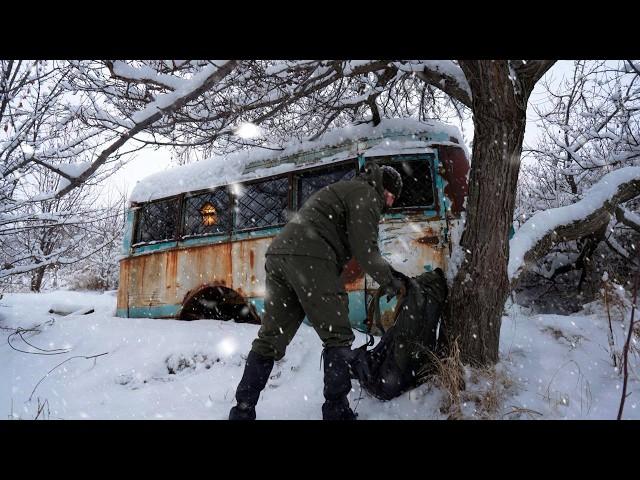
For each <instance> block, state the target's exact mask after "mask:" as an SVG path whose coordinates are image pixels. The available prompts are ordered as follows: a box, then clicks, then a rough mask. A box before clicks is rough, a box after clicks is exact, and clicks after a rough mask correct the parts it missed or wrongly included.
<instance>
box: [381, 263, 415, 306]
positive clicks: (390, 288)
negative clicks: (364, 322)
mask: <svg viewBox="0 0 640 480" xmlns="http://www.w3.org/2000/svg"><path fill="white" fill-rule="evenodd" d="M391 275H392V278H391V282H390V283H389V284H388V285H387V286H386V287H385V290H384V293H385V295H386V296H387V302H389V301H390V300H391V299H392V298H393V297H395V296H397V295H398V294H399V293H400V291H401V290H402V288H404V289H405V292H406V289H407V288H408V286H409V277H407V276H406V275H405V274H404V273H402V272H398V271H397V270H394V269H393V268H392V269H391Z"/></svg>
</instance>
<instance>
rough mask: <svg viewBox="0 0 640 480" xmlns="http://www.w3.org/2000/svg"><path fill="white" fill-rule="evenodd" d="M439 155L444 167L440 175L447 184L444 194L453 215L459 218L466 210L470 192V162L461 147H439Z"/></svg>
mask: <svg viewBox="0 0 640 480" xmlns="http://www.w3.org/2000/svg"><path fill="white" fill-rule="evenodd" d="M438 155H439V157H440V162H441V164H442V166H443V169H442V171H441V172H440V173H441V175H442V176H443V177H444V179H445V180H446V182H447V184H446V186H445V188H444V194H445V195H446V196H447V198H448V199H449V201H450V202H451V213H452V214H453V215H454V216H456V217H458V216H459V215H460V212H462V211H463V210H464V206H463V205H464V199H465V198H466V196H467V194H468V192H469V185H468V181H467V174H468V173H469V168H470V166H469V160H468V159H467V157H466V156H465V153H464V150H463V149H462V148H459V147H449V146H444V145H441V146H439V147H438Z"/></svg>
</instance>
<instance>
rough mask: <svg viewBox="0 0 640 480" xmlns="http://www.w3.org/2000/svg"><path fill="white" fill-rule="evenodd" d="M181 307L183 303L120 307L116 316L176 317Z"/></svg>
mask: <svg viewBox="0 0 640 480" xmlns="http://www.w3.org/2000/svg"><path fill="white" fill-rule="evenodd" d="M180 308H182V305H156V306H153V307H129V308H128V309H126V308H118V310H117V311H116V316H117V317H124V318H127V317H129V318H161V317H175V316H177V315H178V312H179V311H180ZM127 313H128V314H127Z"/></svg>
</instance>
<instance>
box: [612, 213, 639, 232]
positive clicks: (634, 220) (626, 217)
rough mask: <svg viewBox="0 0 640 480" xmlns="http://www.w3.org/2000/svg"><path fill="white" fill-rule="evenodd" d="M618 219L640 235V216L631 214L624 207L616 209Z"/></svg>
mask: <svg viewBox="0 0 640 480" xmlns="http://www.w3.org/2000/svg"><path fill="white" fill-rule="evenodd" d="M616 219H617V220H618V221H619V222H621V223H623V224H624V225H626V226H627V227H630V228H633V229H634V230H635V231H636V232H638V233H640V215H638V214H637V213H633V212H630V211H629V210H627V209H626V208H624V207H618V208H616Z"/></svg>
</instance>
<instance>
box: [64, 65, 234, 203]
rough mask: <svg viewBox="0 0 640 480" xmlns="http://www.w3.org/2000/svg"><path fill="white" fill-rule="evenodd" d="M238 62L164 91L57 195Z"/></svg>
mask: <svg viewBox="0 0 640 480" xmlns="http://www.w3.org/2000/svg"><path fill="white" fill-rule="evenodd" d="M236 63H237V61H236V60H229V61H218V62H215V63H213V64H211V65H209V66H208V67H206V68H203V69H202V71H201V72H199V73H198V74H196V75H194V76H193V78H191V79H190V80H188V81H186V80H185V81H183V83H181V85H180V88H178V89H176V90H174V91H172V92H169V93H166V94H164V95H159V96H158V97H157V98H156V99H155V100H154V101H153V102H151V103H149V104H148V105H147V106H146V107H145V108H143V109H142V110H140V111H138V112H136V113H135V114H134V115H132V117H131V118H132V120H133V121H134V122H135V125H134V126H133V127H132V128H130V129H129V130H127V131H126V132H124V133H122V134H121V135H120V136H119V137H118V139H117V140H116V141H115V142H113V143H112V144H111V145H110V146H109V147H107V148H106V149H105V150H103V151H102V152H101V153H100V155H98V158H97V159H96V160H94V161H93V162H92V163H91V165H90V166H89V167H88V168H85V169H84V170H83V171H82V173H80V174H79V175H78V176H75V177H73V179H71V180H70V181H69V183H68V184H67V185H66V186H64V187H63V188H62V189H60V190H58V192H56V194H55V198H61V197H62V196H64V195H66V194H67V193H69V192H70V191H71V190H73V189H74V188H76V187H77V186H78V185H81V184H82V183H84V182H85V181H86V180H87V179H88V178H89V177H90V176H91V175H93V173H94V172H95V171H96V170H97V169H98V168H99V167H100V166H102V165H103V164H104V163H105V162H106V161H107V159H108V158H109V156H110V155H111V154H112V153H114V152H116V151H117V150H118V149H119V148H120V147H121V146H122V145H124V144H125V143H126V142H127V141H128V140H130V139H131V138H133V136H134V135H136V134H137V133H139V132H141V131H142V130H144V129H145V128H147V127H149V126H151V125H152V124H153V123H155V122H156V121H158V120H160V119H161V118H162V117H163V116H164V115H166V114H168V113H171V112H174V111H176V110H178V109H180V108H181V107H182V106H183V105H185V104H186V103H187V102H189V101H191V100H194V99H196V98H197V97H199V96H200V95H201V94H202V93H204V92H206V91H207V90H209V89H210V88H212V87H213V85H215V84H216V83H218V82H219V81H220V80H222V79H223V78H224V77H226V76H227V75H228V74H229V73H231V72H232V71H233V69H234V68H235V66H236Z"/></svg>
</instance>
